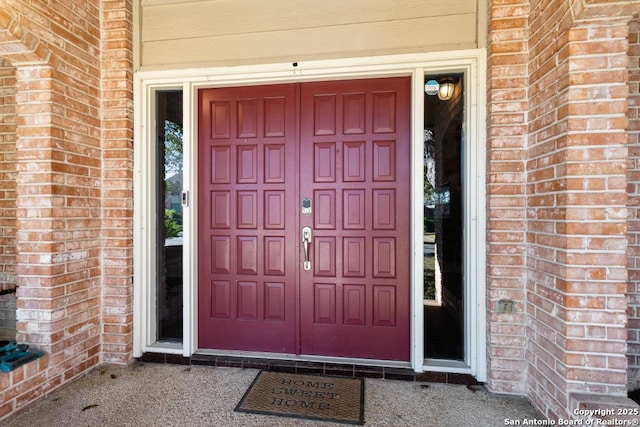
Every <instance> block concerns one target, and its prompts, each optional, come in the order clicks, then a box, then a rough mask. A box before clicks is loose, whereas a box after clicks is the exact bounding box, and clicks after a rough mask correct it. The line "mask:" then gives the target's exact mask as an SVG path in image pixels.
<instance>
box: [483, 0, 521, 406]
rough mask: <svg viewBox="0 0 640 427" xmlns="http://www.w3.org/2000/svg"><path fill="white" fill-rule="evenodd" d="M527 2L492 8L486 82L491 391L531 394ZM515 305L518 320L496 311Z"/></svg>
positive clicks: (498, 3)
mask: <svg viewBox="0 0 640 427" xmlns="http://www.w3.org/2000/svg"><path fill="white" fill-rule="evenodd" d="M528 10H529V9H528V2H527V1H525V0H522V1H513V2H490V8H489V29H490V31H489V37H488V54H487V56H488V58H487V60H488V74H487V79H488V81H487V88H488V94H487V135H488V140H487V208H488V224H487V233H488V234H487V241H488V247H487V250H488V253H487V263H488V265H487V299H488V300H487V307H488V308H489V313H488V316H487V318H488V320H489V324H488V328H489V331H488V343H487V346H488V348H487V351H488V364H489V366H488V369H489V372H488V377H489V381H488V386H489V388H490V389H492V390H493V391H496V392H502V393H516V394H524V393H525V379H526V374H527V365H526V361H525V348H526V333H525V317H524V312H525V306H526V300H525V291H524V277H525V268H526V266H525V259H524V253H525V237H526V236H525V220H526V218H525V206H526V192H525V190H526V189H525V181H526V176H525V155H526V151H525V149H526V144H527V110H526V109H527V93H528V89H527V88H528V81H529V79H528V75H527V58H528V56H527V37H528V31H527V29H526V24H527V16H528ZM503 298H504V299H510V300H513V301H514V302H515V303H516V304H515V310H516V313H515V314H504V313H501V314H498V313H495V312H494V311H493V310H492V308H493V307H494V305H495V302H496V301H497V300H500V299H503Z"/></svg>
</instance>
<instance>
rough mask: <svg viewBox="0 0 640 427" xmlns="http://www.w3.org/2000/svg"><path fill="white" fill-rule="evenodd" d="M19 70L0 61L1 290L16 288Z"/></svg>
mask: <svg viewBox="0 0 640 427" xmlns="http://www.w3.org/2000/svg"><path fill="white" fill-rule="evenodd" d="M15 87H16V69H15V68H14V67H13V66H11V64H9V62H8V61H4V60H2V59H0V91H1V92H2V96H1V97H0V290H5V289H12V288H15V286H16V274H15V268H16V97H15Z"/></svg>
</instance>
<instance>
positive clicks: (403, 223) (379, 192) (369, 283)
mask: <svg viewBox="0 0 640 427" xmlns="http://www.w3.org/2000/svg"><path fill="white" fill-rule="evenodd" d="M198 101H199V136H198V138H199V139H198V158H199V160H198V168H199V169H198V176H199V182H198V193H199V203H198V206H199V208H198V227H199V236H198V266H199V267H198V269H199V271H198V301H199V302H198V312H199V314H198V318H199V324H198V343H199V347H200V348H207V349H224V350H239V351H252V352H270V353H287V354H302V355H324V356H338V357H352V358H370V359H387V360H408V359H409V341H410V340H409V329H410V322H409V318H410V309H409V307H410V304H409V300H410V292H409V290H410V281H409V258H410V256H409V205H410V203H409V200H410V194H409V171H410V163H409V159H410V156H409V146H410V143H409V129H410V80H409V78H384V79H370V80H352V81H340V82H320V83H318V82H314V83H299V84H283V85H271V86H257V87H235V88H216V89H205V90H201V91H200V93H199V100H198ZM303 229H306V230H308V231H310V239H309V236H308V234H309V233H307V244H306V250H305V244H304V243H303ZM305 261H306V262H305Z"/></svg>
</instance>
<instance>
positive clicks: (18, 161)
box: [0, 0, 133, 418]
mask: <svg viewBox="0 0 640 427" xmlns="http://www.w3.org/2000/svg"><path fill="white" fill-rule="evenodd" d="M131 8H132V5H131V3H130V2H127V1H106V0H105V1H100V0H84V1H83V0H79V1H74V2H54V3H47V4H43V3H40V2H3V3H2V4H0V58H2V63H1V64H0V72H3V71H4V70H5V69H6V68H8V67H7V66H8V64H10V65H11V66H13V67H15V73H14V75H15V84H14V85H13V86H15V89H13V88H11V87H8V88H6V89H7V90H10V91H12V93H15V121H14V123H16V124H17V126H16V129H15V132H14V135H15V136H14V137H13V138H14V139H13V140H12V141H11V140H10V138H11V137H8V138H9V139H7V141H10V142H11V144H9V146H8V150H13V152H14V153H15V166H14V168H15V171H16V172H15V174H16V175H15V182H16V187H15V192H16V196H15V202H14V203H15V204H16V207H17V210H16V217H17V221H16V229H17V232H16V233H15V236H16V237H15V244H14V250H15V253H16V267H15V271H16V281H17V285H18V290H17V296H18V301H17V306H18V310H17V317H18V324H17V329H18V335H17V338H18V340H19V341H24V342H27V343H29V344H30V345H31V347H33V348H38V349H41V350H44V351H45V352H46V353H47V354H46V356H45V357H44V358H42V359H40V360H39V361H38V362H37V363H33V364H29V365H27V366H24V367H21V368H19V369H17V370H16V371H14V372H12V373H10V374H2V375H0V418H2V417H3V416H6V415H7V414H10V413H11V412H13V411H14V410H16V409H18V408H20V407H21V406H23V405H25V404H27V403H29V402H30V401H32V400H33V399H35V398H37V397H38V396H40V395H42V394H44V393H47V392H49V391H51V390H52V389H54V388H56V387H58V386H59V385H61V384H64V383H65V382H67V381H69V380H72V379H73V378H76V377H77V376H79V375H82V374H83V373H84V372H86V371H87V370H88V369H90V368H91V367H93V366H96V365H97V364H99V363H100V362H101V357H102V355H103V354H104V355H105V356H104V360H105V361H107V362H119V363H126V362H128V361H129V360H131V346H132V343H131V321H132V320H131V311H132V309H131V301H130V300H131V297H130V294H131V273H132V272H131V245H132V244H131V216H132V213H131V208H132V194H131V173H132V164H131V158H132V157H131V127H132V114H131V108H132V105H131V104H132V89H131V88H132V80H133V76H132V71H131V69H132V63H131ZM0 75H3V74H0ZM6 86H10V85H6ZM2 90H5V88H3V89H2ZM8 99H9V100H11V97H9V98H8ZM0 117H3V116H0ZM3 129H5V128H0V131H1V130H3ZM7 134H11V132H7ZM2 137H3V134H2V133H0V138H2ZM2 142H3V141H0V144H2ZM1 148H2V147H1V146H0V149H1ZM5 151H6V150H5ZM0 154H1V153H0ZM1 160H2V159H1V158H0V167H2V161H1ZM1 171H2V169H0V173H1ZM2 185H3V184H2V179H1V177H0V192H1V191H2V189H3V187H2ZM0 217H1V216H0ZM0 231H2V224H1V223H0ZM1 237H2V235H1V234H0V238H1ZM0 243H1V242H0ZM0 246H1V245H0ZM0 255H2V254H1V253H0ZM103 343H104V344H103ZM103 350H104V353H103Z"/></svg>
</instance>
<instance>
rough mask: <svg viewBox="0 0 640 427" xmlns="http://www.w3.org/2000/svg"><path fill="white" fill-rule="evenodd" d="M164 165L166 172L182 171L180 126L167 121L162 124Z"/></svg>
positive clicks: (181, 134) (181, 133)
mask: <svg viewBox="0 0 640 427" xmlns="http://www.w3.org/2000/svg"><path fill="white" fill-rule="evenodd" d="M164 139H165V141H164V150H165V153H164V164H165V168H166V170H167V171H173V172H178V171H181V170H182V141H183V132H182V126H180V125H179V124H177V123H173V122H170V121H169V120H167V121H165V123H164Z"/></svg>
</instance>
